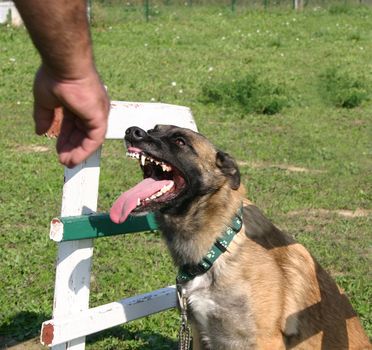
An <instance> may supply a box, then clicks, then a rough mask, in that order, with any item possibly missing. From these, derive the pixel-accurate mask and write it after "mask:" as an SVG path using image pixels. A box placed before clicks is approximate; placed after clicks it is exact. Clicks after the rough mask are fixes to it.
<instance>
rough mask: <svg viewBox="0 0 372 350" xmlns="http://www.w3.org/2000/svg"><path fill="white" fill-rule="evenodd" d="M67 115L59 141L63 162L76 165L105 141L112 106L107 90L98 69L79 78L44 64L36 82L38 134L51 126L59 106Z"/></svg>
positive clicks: (35, 114) (58, 149)
mask: <svg viewBox="0 0 372 350" xmlns="http://www.w3.org/2000/svg"><path fill="white" fill-rule="evenodd" d="M59 107H63V114H64V118H63V121H62V125H61V130H60V134H59V136H58V140H57V153H58V155H59V161H60V162H61V163H62V164H64V165H66V166H68V167H73V166H75V165H77V164H79V163H81V162H82V161H83V160H85V159H86V158H87V157H89V156H90V155H91V154H92V153H93V152H94V151H95V150H97V148H98V147H99V146H100V145H101V144H102V143H103V141H104V139H105V134H106V129H107V119H108V113H109V108H110V103H109V98H108V96H107V93H106V90H105V88H104V86H103V84H102V82H101V80H100V78H99V76H98V74H97V72H96V70H95V69H94V68H92V69H89V70H87V72H85V74H84V76H83V77H81V78H77V79H66V78H65V79H59V78H58V77H55V76H54V75H53V74H52V73H51V72H50V70H49V69H48V68H47V67H45V66H44V65H42V66H41V67H40V69H39V70H38V72H37V74H36V77H35V82H34V120H35V129H36V133H37V134H39V135H42V134H44V133H46V131H47V130H48V129H49V128H50V126H51V125H52V123H53V119H54V112H55V109H56V108H59Z"/></svg>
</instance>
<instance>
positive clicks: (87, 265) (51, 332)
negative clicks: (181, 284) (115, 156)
mask: <svg viewBox="0 0 372 350" xmlns="http://www.w3.org/2000/svg"><path fill="white" fill-rule="evenodd" d="M156 124H172V125H177V126H181V127H186V128H189V129H192V130H197V129H196V124H195V122H194V119H193V117H192V114H191V111H190V109H189V108H187V107H183V106H176V105H169V104H162V103H133V102H121V101H113V102H112V104H111V111H110V116H109V126H108V131H107V134H106V139H123V137H124V134H125V130H126V129H127V128H128V127H130V126H139V127H141V128H143V129H145V130H147V129H151V128H153V127H154V126H155V125H156ZM100 154H101V150H100V149H99V150H98V151H97V152H95V153H94V154H93V155H92V156H91V157H90V158H89V159H87V160H86V161H85V162H83V163H81V164H79V165H78V166H76V167H75V168H73V169H68V168H65V181H64V186H63V196H62V210H61V216H75V215H83V214H89V213H92V212H95V211H96V209H97V199H98V188H99V173H100ZM58 245H59V246H58V257H57V267H56V280H55V292H54V304H53V319H51V320H48V321H45V322H44V323H43V325H42V329H41V336H40V340H41V343H42V344H43V345H47V346H51V347H52V349H53V350H62V349H63V350H65V349H68V350H83V349H85V336H86V335H89V334H92V333H95V332H98V331H101V330H104V329H107V328H110V327H113V326H116V325H119V324H122V323H125V322H129V321H131V320H134V319H137V318H141V317H144V316H147V315H150V314H153V313H156V312H160V311H163V310H166V309H169V308H172V307H175V306H176V303H177V301H176V293H175V288H174V286H171V287H167V288H163V289H159V290H157V291H153V292H150V293H146V294H143V295H139V296H135V297H131V298H127V299H123V300H120V301H118V302H114V303H109V304H106V305H102V306H99V307H96V308H92V309H89V291H90V270H91V264H92V258H93V240H91V239H85V240H78V241H69V242H61V243H59V244H58Z"/></svg>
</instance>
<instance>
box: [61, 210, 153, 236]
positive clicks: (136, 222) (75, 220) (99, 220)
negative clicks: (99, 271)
mask: <svg viewBox="0 0 372 350" xmlns="http://www.w3.org/2000/svg"><path fill="white" fill-rule="evenodd" d="M59 220H60V222H61V223H62V224H63V238H62V241H72V240H79V239H86V238H99V237H107V236H113V235H118V234H126V233H134V232H144V231H155V230H157V228H158V225H157V223H156V221H155V217H154V214H153V213H150V214H147V215H143V216H129V217H128V219H127V220H126V221H125V222H123V223H122V224H114V223H113V222H112V221H111V220H110V217H109V214H107V213H101V214H91V215H81V216H69V217H61V218H59Z"/></svg>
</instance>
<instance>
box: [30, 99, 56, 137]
mask: <svg viewBox="0 0 372 350" xmlns="http://www.w3.org/2000/svg"><path fill="white" fill-rule="evenodd" d="M33 117H34V120H35V132H36V134H38V135H43V134H45V133H46V132H47V131H48V130H49V128H50V127H51V125H52V123H53V119H54V110H49V109H47V108H43V107H42V106H40V105H39V104H37V103H36V102H35V103H34V112H33Z"/></svg>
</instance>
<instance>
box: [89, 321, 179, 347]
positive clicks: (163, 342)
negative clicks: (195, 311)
mask: <svg viewBox="0 0 372 350" xmlns="http://www.w3.org/2000/svg"><path fill="white" fill-rule="evenodd" d="M109 337H110V338H115V339H117V340H123V341H124V340H125V341H131V340H132V341H136V342H139V341H141V342H142V343H144V344H143V345H141V347H140V349H141V350H176V349H178V343H177V342H176V341H174V340H173V339H171V338H169V337H165V336H164V335H162V334H158V333H154V332H150V331H146V330H143V331H136V332H132V331H130V330H129V329H127V328H125V327H123V326H117V327H113V328H110V329H107V330H105V331H102V332H99V333H96V334H92V335H90V336H88V337H87V344H94V343H96V342H99V341H101V340H104V339H107V338H109Z"/></svg>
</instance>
